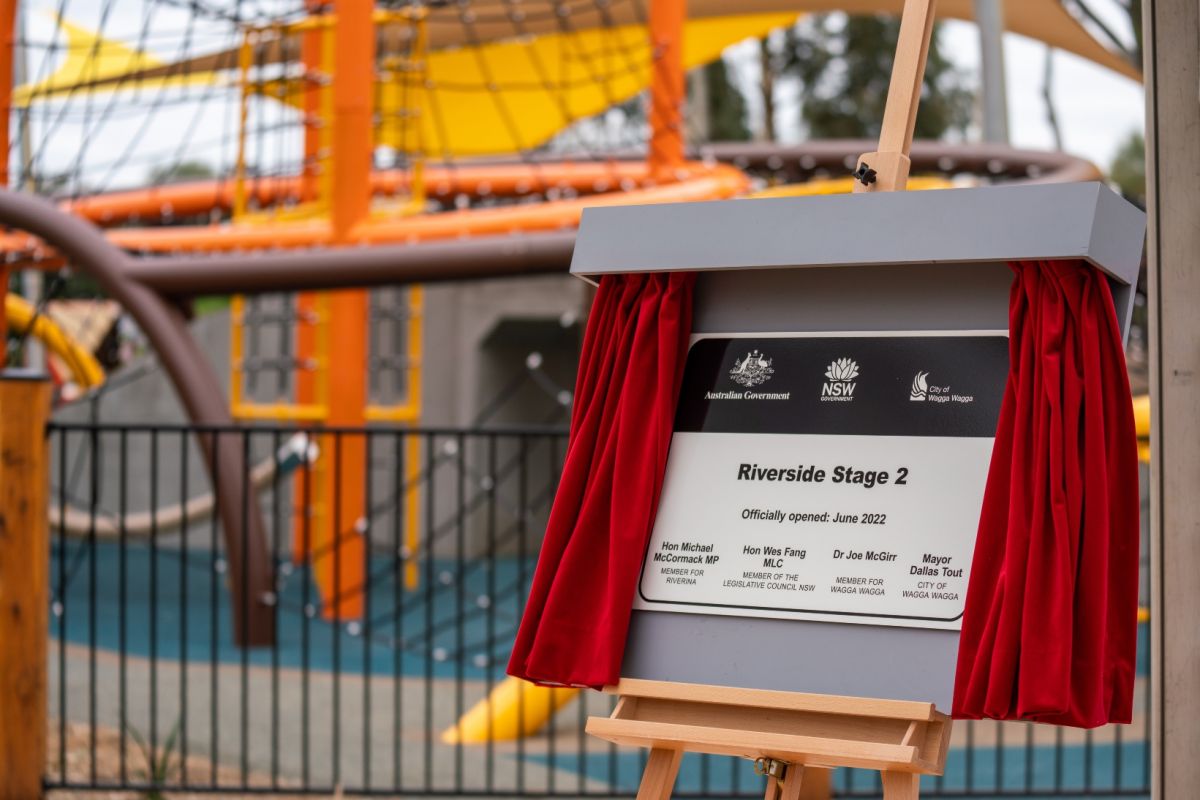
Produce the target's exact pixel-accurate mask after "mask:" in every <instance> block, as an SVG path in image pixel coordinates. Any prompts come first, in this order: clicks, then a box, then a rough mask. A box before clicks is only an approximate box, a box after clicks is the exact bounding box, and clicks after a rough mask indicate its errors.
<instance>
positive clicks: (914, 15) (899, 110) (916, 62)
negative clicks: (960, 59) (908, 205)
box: [854, 0, 934, 192]
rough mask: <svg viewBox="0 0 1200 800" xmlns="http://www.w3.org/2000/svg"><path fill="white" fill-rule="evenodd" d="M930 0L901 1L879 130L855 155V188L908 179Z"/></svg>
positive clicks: (896, 186) (883, 188) (894, 187)
mask: <svg viewBox="0 0 1200 800" xmlns="http://www.w3.org/2000/svg"><path fill="white" fill-rule="evenodd" d="M933 16H934V0H904V12H903V15H902V16H901V17H900V35H899V37H898V38H897V40H896V58H895V60H894V61H893V62H892V81H891V83H890V84H888V96H887V103H886V104H885V105H884V109H883V127H882V128H881V129H880V131H879V149H878V150H877V151H875V152H874V153H865V154H864V155H862V156H861V157H859V159H858V167H857V169H856V170H855V172H854V174H855V177H857V178H858V179H859V180H858V182H857V183H855V184H854V191H855V192H897V191H901V190H903V189H904V187H905V186H906V185H907V184H908V171H909V168H910V167H911V166H912V162H911V161H910V160H909V158H908V154H909V151H911V150H912V139H913V128H914V127H915V126H916V123H917V104H918V103H919V102H920V99H921V84H922V83H923V82H924V80H925V59H926V57H927V56H928V55H929V40H930V38H931V37H932V36H933Z"/></svg>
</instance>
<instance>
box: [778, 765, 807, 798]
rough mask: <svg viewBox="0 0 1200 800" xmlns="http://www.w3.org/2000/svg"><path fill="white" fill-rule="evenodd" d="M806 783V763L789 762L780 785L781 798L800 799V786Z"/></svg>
mask: <svg viewBox="0 0 1200 800" xmlns="http://www.w3.org/2000/svg"><path fill="white" fill-rule="evenodd" d="M803 783H804V765H803V764H788V767H787V772H785V773H783V781H782V782H781V785H780V791H779V800H800V786H801V785H802V784H803Z"/></svg>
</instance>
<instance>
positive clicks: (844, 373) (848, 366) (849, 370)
mask: <svg viewBox="0 0 1200 800" xmlns="http://www.w3.org/2000/svg"><path fill="white" fill-rule="evenodd" d="M857 377H858V364H857V363H855V361H854V360H853V359H850V358H839V359H837V360H836V361H834V362H833V363H832V364H830V365H829V368H828V369H826V370H825V384H824V385H823V386H822V387H821V401H822V402H827V401H831V402H835V403H848V402H850V401H851V400H853V399H854V388H855V387H856V386H857V385H858V384H857V383H855V382H854V379H855V378H857Z"/></svg>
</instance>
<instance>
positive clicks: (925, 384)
mask: <svg viewBox="0 0 1200 800" xmlns="http://www.w3.org/2000/svg"><path fill="white" fill-rule="evenodd" d="M908 399H909V400H911V401H913V402H916V403H974V402H975V395H971V394H955V393H954V392H952V391H950V387H949V386H937V385H934V384H932V383H930V382H929V373H928V372H921V371H919V372H917V374H916V375H914V376H913V381H912V388H911V389H910V390H909V393H908Z"/></svg>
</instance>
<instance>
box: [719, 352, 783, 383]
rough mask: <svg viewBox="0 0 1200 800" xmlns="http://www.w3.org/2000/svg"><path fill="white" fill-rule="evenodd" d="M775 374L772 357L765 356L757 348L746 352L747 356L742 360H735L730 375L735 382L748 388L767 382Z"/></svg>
mask: <svg viewBox="0 0 1200 800" xmlns="http://www.w3.org/2000/svg"><path fill="white" fill-rule="evenodd" d="M774 374H775V370H773V369H771V359H769V358H766V357H764V356H763V355H762V354H761V353H759V352H758V351H757V350H754V351H753V352H750V353H746V357H745V358H743V359H742V360H740V361H738V360H734V362H733V369H731V370H729V377H731V378H733V382H734V383H736V384H737V385H738V386H745V387H746V388H750V387H751V386H758V385H759V384H760V383H766V382H767V381H768V380H770V379H771V376H772V375H774Z"/></svg>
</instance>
